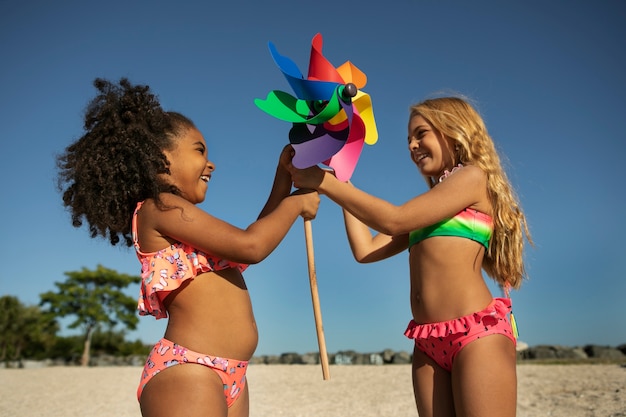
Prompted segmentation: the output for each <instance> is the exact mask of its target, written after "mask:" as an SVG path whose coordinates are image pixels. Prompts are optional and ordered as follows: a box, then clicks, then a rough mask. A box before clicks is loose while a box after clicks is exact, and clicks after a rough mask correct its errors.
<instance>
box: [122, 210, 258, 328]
mask: <svg viewBox="0 0 626 417" xmlns="http://www.w3.org/2000/svg"><path fill="white" fill-rule="evenodd" d="M142 205H143V201H141V202H139V203H137V207H136V208H135V212H134V213H133V220H132V236H133V243H134V245H135V251H136V252H137V258H138V259H139V262H141V286H140V288H139V301H138V303H137V310H138V312H139V314H140V315H142V316H147V315H151V316H154V317H156V318H157V319H162V318H166V317H167V310H166V309H165V306H164V305H163V300H164V299H165V297H167V296H168V295H169V293H171V292H172V291H174V290H176V289H178V288H179V287H180V286H181V285H182V283H183V282H185V281H186V280H188V279H194V278H195V277H196V276H197V275H198V274H200V273H203V272H210V271H220V270H222V269H228V268H236V269H238V270H239V271H240V272H243V271H244V270H245V269H246V268H247V267H248V265H245V264H239V263H236V262H231V261H227V260H225V259H220V258H218V257H216V256H213V255H209V254H207V253H204V252H202V251H200V250H198V249H196V248H194V247H192V246H190V245H187V244H185V243H182V242H177V243H174V244H173V245H170V246H168V247H167V248H165V249H161V250H159V251H156V252H150V253H144V252H142V251H141V250H140V248H139V242H138V240H137V213H138V212H139V210H140V209H141V206H142Z"/></svg>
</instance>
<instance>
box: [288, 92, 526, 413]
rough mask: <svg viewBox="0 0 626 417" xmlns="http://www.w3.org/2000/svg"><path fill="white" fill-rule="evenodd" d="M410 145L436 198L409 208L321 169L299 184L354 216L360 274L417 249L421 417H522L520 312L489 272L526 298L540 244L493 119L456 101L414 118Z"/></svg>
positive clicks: (351, 224)
mask: <svg viewBox="0 0 626 417" xmlns="http://www.w3.org/2000/svg"><path fill="white" fill-rule="evenodd" d="M407 138H408V147H409V153H410V156H411V159H412V160H413V162H414V163H415V164H416V165H417V167H418V169H419V171H420V173H421V175H422V176H423V177H424V178H425V179H426V182H427V183H428V186H429V190H428V191H427V192H425V193H423V194H421V195H418V196H416V197H414V198H412V199H411V200H409V201H407V202H406V203H404V204H402V205H394V204H391V203H389V202H387V201H384V200H382V199H379V198H377V197H374V196H372V195H370V194H367V193H365V192H364V191H361V190H359V189H358V188H356V187H354V186H352V185H351V184H349V183H344V182H340V181H338V180H337V179H336V178H335V177H334V176H333V175H332V173H330V172H328V171H324V170H321V169H319V168H318V167H312V168H308V169H306V170H298V169H295V168H293V166H290V171H291V174H292V179H293V180H294V184H295V185H296V186H298V187H305V188H314V189H317V190H318V191H319V192H320V193H321V194H325V195H327V196H328V197H329V198H330V199H331V200H333V201H335V202H336V203H338V204H339V205H340V206H341V207H342V208H343V212H344V218H345V225H346V232H347V236H348V240H349V243H350V247H351V249H352V252H353V254H354V257H355V259H356V260H357V261H358V262H363V263H366V262H376V261H379V260H381V259H385V258H388V257H390V256H393V255H396V254H398V253H401V252H405V251H406V250H407V249H408V258H409V266H410V280H411V291H410V303H411V311H412V315H413V317H412V319H411V320H410V322H409V325H408V327H407V329H406V331H405V335H406V336H407V337H409V338H411V339H413V340H414V341H415V347H414V352H413V368H412V369H413V390H414V394H415V400H416V404H417V409H418V412H419V415H420V417H431V416H437V417H441V416H450V417H452V416H481V417H488V416H497V417H507V416H514V415H515V412H516V391H517V382H516V381H517V378H516V353H515V336H514V334H513V333H514V332H513V329H512V326H511V323H510V319H509V313H510V311H511V301H510V298H508V297H494V296H493V295H492V294H491V292H490V290H489V288H488V286H487V283H486V282H485V280H484V278H483V275H482V270H484V271H485V272H486V273H487V274H488V275H489V276H490V277H491V278H493V279H494V280H495V281H496V282H497V283H498V284H500V286H502V288H503V289H504V290H505V293H506V294H508V291H509V289H510V288H516V289H517V288H519V286H520V284H521V282H522V279H523V277H524V276H525V270H524V264H523V254H522V251H523V246H524V238H525V237H526V238H527V239H528V240H529V241H530V236H529V233H528V229H527V225H526V219H525V216H524V214H523V212H522V210H521V208H520V205H519V203H518V200H517V198H516V196H515V193H514V191H513V189H512V187H511V185H510V183H509V181H508V179H507V177H506V174H505V172H504V170H503V169H502V166H501V163H500V158H499V157H498V154H497V152H496V150H495V147H494V144H493V141H492V139H491V137H490V136H489V134H488V132H487V129H486V127H485V124H484V122H483V120H482V118H481V117H480V115H479V114H478V113H477V112H476V110H475V109H474V108H473V107H472V106H471V105H470V104H469V103H468V102H467V101H466V100H464V99H461V98H457V97H444V98H435V99H430V100H426V101H424V102H422V103H419V104H416V105H414V106H412V107H411V109H410V116H409V124H408V135H407ZM370 228H371V229H374V230H375V231H377V232H378V233H377V234H375V235H373V234H372V233H371V230H370ZM381 278H382V279H384V280H391V279H393V277H381Z"/></svg>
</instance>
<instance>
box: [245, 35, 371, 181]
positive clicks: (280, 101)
mask: <svg viewBox="0 0 626 417" xmlns="http://www.w3.org/2000/svg"><path fill="white" fill-rule="evenodd" d="M269 49H270V53H271V55H272V58H273V59H274V62H275V63H276V65H278V67H279V69H280V70H281V71H282V73H283V75H284V76H285V78H286V79H287V81H288V83H289V85H290V86H291V88H292V89H293V91H294V93H295V94H296V96H295V97H294V96H292V95H290V94H288V93H285V92H283V91H278V90H274V91H271V92H270V93H269V94H268V95H267V98H266V99H265V100H260V99H256V100H255V104H256V105H257V107H259V108H260V109H261V110H263V111H264V112H266V113H268V114H269V115H271V116H274V117H276V118H278V119H280V120H284V121H286V122H291V123H293V127H292V128H291V130H290V132H289V142H290V143H291V145H292V146H293V148H294V150H295V155H294V158H293V164H294V166H295V167H296V168H308V167H310V166H313V165H316V164H320V163H323V164H325V165H328V166H329V167H331V168H332V169H333V170H334V171H335V175H336V176H337V178H338V179H339V180H341V181H347V180H349V179H350V177H351V176H352V173H353V172H354V169H355V167H356V163H357V161H358V159H359V156H360V155H361V151H362V149H363V144H364V143H367V144H368V145H373V144H374V143H376V141H377V140H378V132H377V130H376V122H375V121H374V113H373V110H372V100H371V98H370V96H369V94H366V93H364V92H363V91H362V90H361V88H363V87H364V86H365V84H366V83H367V77H366V76H365V74H364V73H363V72H361V71H360V70H359V69H358V68H357V67H356V66H355V65H353V64H352V63H351V62H350V61H346V62H345V63H344V64H342V65H341V66H339V67H337V68H335V67H334V66H333V65H332V64H331V63H330V62H329V61H328V60H327V59H326V58H325V57H324V55H323V54H322V35H321V34H319V33H318V34H317V35H315V36H314V37H313V40H312V42H311V58H310V62H309V71H308V77H307V78H304V76H303V75H302V73H301V72H300V70H299V69H298V67H297V66H296V64H295V63H294V62H293V61H291V60H290V59H289V58H287V57H285V56H282V55H280V54H279V53H278V51H277V50H276V47H275V46H274V44H272V43H271V42H270V43H269Z"/></svg>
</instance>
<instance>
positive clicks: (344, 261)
mask: <svg viewBox="0 0 626 417" xmlns="http://www.w3.org/2000/svg"><path fill="white" fill-rule="evenodd" d="M353 4H356V2H338V1H329V0H320V1H317V2H307V3H304V2H297V1H282V2H281V1H277V0H266V1H262V2H260V1H251V0H250V1H242V0H232V1H228V2H220V3H215V2H201V1H185V0H181V1H178V2H171V1H167V2H166V1H143V0H142V1H123V2H122V1H119V0H110V1H107V2H104V3H103V2H93V1H65V2H45V1H27V2H9V1H5V0H0V61H1V62H2V65H0V141H1V142H0V143H1V146H2V147H1V149H2V150H1V151H0V175H1V176H2V178H4V179H5V181H6V183H5V187H4V192H3V197H2V204H0V214H1V219H2V221H1V222H0V238H1V239H0V261H1V262H2V265H3V267H2V269H1V272H0V294H2V295H5V294H10V295H15V296H17V297H18V298H19V299H20V300H21V301H22V302H23V303H25V304H37V303H38V302H39V295H40V294H41V293H43V292H45V291H48V290H53V289H55V287H54V282H55V281H63V280H64V279H65V278H66V277H65V275H64V272H66V271H75V270H80V269H81V268H83V267H86V268H89V269H93V268H95V267H96V266H97V265H98V264H102V265H104V266H106V267H108V268H112V269H115V270H118V271H119V272H123V273H129V274H138V272H139V264H138V262H137V260H136V257H135V255H134V253H133V252H132V250H129V249H126V248H122V247H120V248H118V247H111V246H109V245H108V244H107V242H106V241H104V240H100V239H97V240H92V239H90V238H89V236H88V233H87V231H86V230H85V229H75V228H73V227H72V225H71V223H70V220H69V215H68V213H67V212H66V211H65V210H64V208H63V206H62V202H61V197H60V194H59V193H58V192H57V190H56V188H55V177H56V170H55V156H56V155H57V154H58V153H60V152H61V151H62V150H63V149H64V148H65V147H66V146H67V145H69V144H70V143H71V142H72V141H73V140H74V139H76V138H77V137H79V136H80V135H81V133H82V113H83V110H84V107H85V105H86V104H87V102H88V101H89V99H90V98H91V97H93V95H94V93H95V89H94V88H93V87H92V81H93V79H94V78H95V77H105V78H109V79H112V80H117V79H119V78H120V77H128V78H129V79H130V80H131V81H132V82H134V83H142V84H149V85H150V86H151V87H152V88H153V90H154V91H155V92H156V93H157V94H158V95H159V97H160V99H161V102H162V105H163V106H164V107H165V108H166V109H169V110H176V111H180V112H182V113H184V114H185V115H187V116H189V117H190V118H191V119H192V120H194V121H195V122H196V124H197V126H198V127H199V129H200V130H201V131H202V133H203V134H204V136H205V138H206V139H207V142H208V146H209V157H210V159H211V160H212V161H213V162H215V164H216V166H217V169H216V172H215V175H214V177H213V179H212V181H211V185H210V187H209V191H208V194H207V198H206V201H205V202H204V203H203V204H202V207H203V208H204V209H205V210H207V211H209V212H211V213H212V214H214V215H216V216H218V217H221V218H223V219H225V220H227V221H229V222H231V223H232V224H234V225H237V226H240V227H246V226H248V225H249V224H250V223H251V222H252V221H253V220H254V219H255V218H256V216H257V214H258V212H259V211H260V209H261V207H262V206H263V204H264V202H265V198H266V196H267V192H268V191H269V188H270V186H271V181H272V178H273V173H274V169H275V166H276V162H277V157H278V154H279V151H280V149H281V148H282V146H283V145H284V144H286V143H288V137H287V134H288V131H289V127H290V126H289V125H288V124H287V123H286V122H282V121H279V120H277V119H273V118H272V117H270V116H268V115H267V114H265V113H263V112H262V111H260V110H259V109H257V108H256V107H255V105H254V103H253V101H254V99H255V98H265V96H266V94H267V93H268V92H269V91H270V90H275V89H277V90H283V91H287V92H290V89H289V86H288V84H287V82H286V80H285V79H284V78H283V76H282V74H281V73H280V71H279V70H278V68H277V67H276V66H275V64H274V62H273V61H272V58H271V56H270V54H269V51H268V47H267V43H268V42H269V41H271V42H274V43H275V45H276V47H277V49H278V51H279V52H280V53H281V54H283V55H286V56H288V57H290V58H291V59H292V60H294V61H295V62H296V64H297V65H298V66H299V67H300V69H301V70H302V71H303V72H304V73H306V71H307V68H308V56H309V51H310V43H311V39H312V37H313V36H314V35H315V34H316V33H318V32H320V33H321V34H322V35H323V37H324V49H323V50H324V54H325V56H326V57H327V58H328V59H329V60H330V61H331V62H332V63H333V64H335V65H336V66H339V65H340V64H342V63H343V62H345V61H346V60H350V61H351V62H352V63H353V64H355V65H356V66H357V67H359V68H360V69H361V70H362V71H364V72H365V73H366V74H367V76H368V84H367V86H366V87H365V88H364V90H365V91H366V92H367V93H369V94H370V95H371V97H372V101H373V107H374V114H375V118H376V123H377V127H378V132H379V141H378V143H377V144H376V145H374V146H366V147H365V148H364V150H363V154H362V156H361V159H360V161H359V164H358V165H357V168H356V171H355V173H354V175H353V177H352V181H353V182H354V183H355V184H356V185H357V186H359V187H361V188H363V189H364V190H366V191H368V192H370V193H372V194H374V195H377V196H379V197H382V198H385V199H387V200H389V201H391V202H394V203H397V204H400V203H403V202H405V201H406V200H408V199H410V198H412V197H413V196H415V195H416V194H419V193H422V192H424V191H425V190H426V185H425V183H424V181H423V179H422V178H421V176H420V175H419V173H418V172H417V169H416V168H415V167H414V165H413V164H412V163H411V161H410V159H409V155H408V152H407V149H406V140H405V138H406V124H407V115H408V107H409V105H410V104H412V103H414V102H417V101H420V100H421V99H423V98H425V97H428V96H432V95H435V94H439V93H441V92H449V93H461V94H464V95H466V96H469V97H471V98H472V99H474V100H475V101H476V103H477V106H478V108H479V110H480V111H481V113H482V114H483V116H484V118H485V120H486V123H487V126H488V128H489V130H490V133H491V134H492V136H493V137H494V139H495V141H496V142H497V146H498V149H499V150H500V151H501V153H502V157H503V159H504V160H505V166H506V169H507V171H508V174H509V177H510V179H511V181H512V182H513V184H514V186H515V187H516V189H517V191H518V194H519V196H520V199H521V201H522V205H523V207H524V209H525V211H526V214H527V216H528V220H529V223H530V227H531V232H532V234H533V238H534V240H535V243H536V246H535V247H534V248H529V249H528V251H527V256H526V261H527V266H528V272H529V274H530V279H529V280H528V281H527V282H525V284H524V285H523V286H522V288H521V290H520V291H516V292H514V293H513V303H514V311H515V313H516V318H517V320H518V323H519V326H520V336H521V337H520V339H521V340H522V341H524V342H526V343H528V344H530V345H538V344H561V345H568V346H577V345H585V344H588V343H595V344H605V345H613V346H615V345H618V344H621V343H626V320H624V317H625V316H624V295H625V294H626V241H625V240H624V236H626V221H625V220H624V218H625V217H624V207H625V206H626V197H625V193H624V190H625V188H624V180H625V179H626V175H625V174H624V171H623V157H624V154H625V151H626V145H625V139H626V134H625V133H624V132H625V129H624V120H625V118H626V81H625V78H624V74H626V6H624V4H623V3H622V2H617V1H594V2H591V1H578V0H575V1H565V0H560V1H551V2H544V1H540V0H532V1H525V2H499V1H473V2H467V1H439V2H434V1H419V0H410V1H409V0H400V1H393V2H384V3H381V2H378V1H373V0H371V1H363V2H359V3H358V4H359V6H358V7H355V6H353ZM313 239H314V246H315V264H316V270H317V279H318V285H319V297H320V301H321V309H322V317H323V323H324V332H325V338H326V345H327V350H328V351H329V352H337V351H339V350H344V349H355V350H357V351H361V352H373V351H380V350H382V349H385V348H390V349H394V350H407V351H410V350H411V349H412V344H411V342H410V341H409V340H408V339H405V338H404V336H403V335H402V333H403V331H404V329H405V326H406V324H407V323H408V321H409V318H410V310H409V296H408V290H409V280H408V262H407V254H406V253H403V254H400V255H398V256H396V257H394V258H391V259H388V260H385V261H383V262H379V263H377V264H369V265H360V264H357V263H356V262H355V261H354V260H353V258H352V255H351V253H350V251H349V247H348V244H347V240H346V238H345V234H344V230H343V223H342V218H341V211H340V210H339V208H338V207H337V206H335V205H334V203H332V202H331V201H330V200H328V199H327V198H325V197H323V198H322V204H321V206H320V210H319V213H318V216H317V218H316V219H315V220H314V221H313ZM245 276H246V280H247V283H248V286H249V290H250V293H251V297H252V301H253V306H254V309H255V313H256V318H257V322H258V326H259V330H260V341H259V346H258V349H257V354H279V353H282V352H300V353H305V352H312V351H317V349H318V346H317V338H316V333H315V324H314V320H313V312H312V305H311V297H310V290H309V282H308V271H307V261H306V248H305V241H304V229H303V224H302V221H301V220H300V221H298V222H297V223H296V224H295V225H294V227H293V229H292V230H291V231H290V233H289V234H288V236H287V237H286V239H285V240H284V241H283V243H282V244H281V246H280V247H279V248H278V249H277V250H276V251H275V252H274V253H272V254H271V255H270V257H269V258H267V259H266V260H265V261H264V262H263V263H262V264H259V265H255V266H252V267H251V268H249V269H248V270H247V271H246V274H245ZM492 288H493V289H494V291H496V289H495V286H492ZM137 291H138V288H137V287H133V288H129V289H128V294H129V295H131V296H133V297H135V296H136V294H137ZM164 326H165V321H164V320H160V321H158V322H157V321H155V320H154V319H152V318H147V317H143V318H141V320H140V324H139V328H138V330H137V331H135V332H132V333H131V335H130V336H131V337H132V338H140V339H142V340H143V341H145V342H146V343H152V342H154V341H156V340H157V339H158V338H160V337H161V335H162V332H163V329H164Z"/></svg>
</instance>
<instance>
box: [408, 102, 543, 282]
mask: <svg viewBox="0 0 626 417" xmlns="http://www.w3.org/2000/svg"><path fill="white" fill-rule="evenodd" d="M418 114H419V115H421V116H422V117H423V118H424V119H426V120H427V121H428V122H429V123H430V124H431V125H432V126H433V128H435V129H436V130H438V131H439V132H441V133H442V134H443V135H444V136H446V137H447V138H449V139H450V140H452V143H453V145H454V149H455V151H454V152H455V155H454V157H455V164H457V163H462V164H468V165H475V166H477V167H479V168H480V169H482V170H483V171H484V172H485V173H486V174H487V193H488V196H489V200H490V202H491V205H492V207H493V215H492V217H493V222H494V232H493V235H492V237H491V241H490V244H489V249H488V251H487V253H486V256H485V259H484V261H483V269H484V270H485V272H486V273H487V274H488V275H489V276H490V277H491V278H493V279H494V280H495V281H496V282H498V283H499V284H500V286H502V287H503V288H505V289H508V287H509V286H510V287H512V288H515V289H517V288H519V287H520V285H521V284H522V280H523V279H524V278H525V277H526V271H525V268H524V262H523V249H524V237H526V239H527V240H528V242H529V243H531V244H532V239H531V237H530V232H529V230H528V225H527V223H526V216H525V215H524V213H523V212H522V209H521V207H520V204H519V200H518V198H517V196H516V194H515V192H514V191H513V188H512V187H511V184H510V183H509V180H508V178H507V176H506V173H505V172H504V169H503V168H502V165H501V163H500V157H499V156H498V153H497V151H496V148H495V146H494V143H493V140H492V139H491V137H490V136H489V133H487V128H486V126H485V123H484V121H483V119H482V117H481V116H480V115H479V114H478V112H477V111H476V110H475V109H474V108H473V107H472V106H471V105H470V104H469V103H468V102H467V101H466V100H464V99H462V98H458V97H442V98H433V99H428V100H425V101H423V102H421V103H418V104H415V105H413V106H411V108H410V117H413V116H415V115H418ZM425 179H426V182H427V183H428V185H429V186H430V187H431V188H432V187H433V186H434V185H435V184H434V179H433V178H431V177H425Z"/></svg>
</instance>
